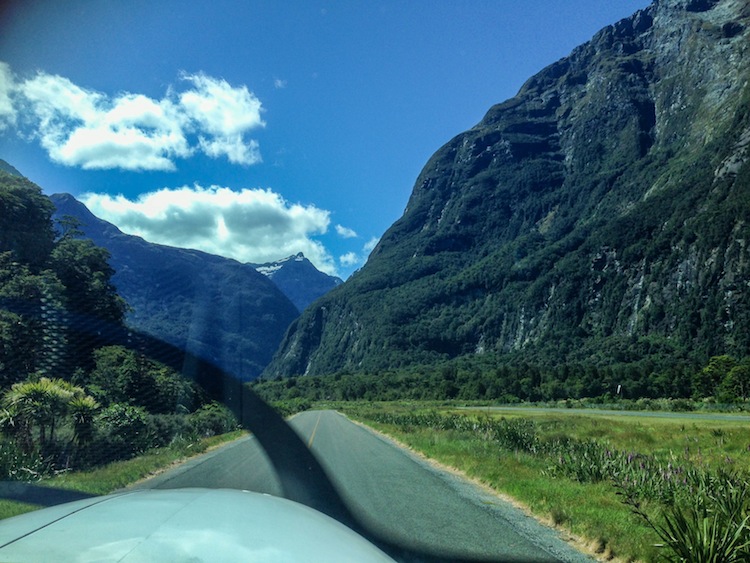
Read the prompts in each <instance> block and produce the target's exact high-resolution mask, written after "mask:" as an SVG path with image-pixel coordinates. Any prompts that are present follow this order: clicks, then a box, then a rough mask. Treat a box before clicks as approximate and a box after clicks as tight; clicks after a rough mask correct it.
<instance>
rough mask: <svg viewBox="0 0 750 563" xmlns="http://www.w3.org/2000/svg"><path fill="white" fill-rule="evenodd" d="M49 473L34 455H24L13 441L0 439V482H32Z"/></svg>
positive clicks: (38, 457)
mask: <svg viewBox="0 0 750 563" xmlns="http://www.w3.org/2000/svg"><path fill="white" fill-rule="evenodd" d="M48 471H49V467H48V466H47V465H46V464H45V463H44V460H42V458H41V457H40V456H39V455H38V454H36V453H25V452H24V451H23V450H22V449H21V448H20V447H19V446H18V444H17V443H16V442H15V440H6V439H0V480H2V481H32V480H36V479H39V478H40V477H41V476H43V475H44V474H46V473H47V472H48Z"/></svg>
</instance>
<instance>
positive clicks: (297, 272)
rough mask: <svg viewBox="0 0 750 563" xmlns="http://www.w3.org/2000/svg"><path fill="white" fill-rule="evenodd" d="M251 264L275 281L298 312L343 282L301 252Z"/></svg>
mask: <svg viewBox="0 0 750 563" xmlns="http://www.w3.org/2000/svg"><path fill="white" fill-rule="evenodd" d="M252 266H253V268H255V269H256V270H257V271H259V272H260V273H261V274H263V275H264V276H267V277H268V279H270V280H271V281H272V282H273V283H275V284H276V286H277V287H278V288H279V289H280V290H281V291H282V292H283V293H284V295H286V296H287V297H288V298H289V299H291V301H292V303H294V305H295V306H296V307H297V309H299V310H300V312H301V311H304V310H305V309H306V308H307V306H308V305H310V303H312V302H313V301H315V300H316V299H317V298H318V297H322V296H323V295H325V294H326V293H328V292H329V291H331V290H332V289H333V288H334V287H336V286H338V285H341V284H342V283H343V281H342V280H341V278H338V277H336V276H329V275H328V274H324V273H323V272H321V271H320V270H318V269H317V268H316V267H315V266H313V264H312V262H310V261H309V260H308V259H307V258H305V256H304V254H302V253H301V252H300V253H299V254H296V255H294V256H289V257H288V258H284V259H282V260H277V261H276V262H266V263H265V264H252Z"/></svg>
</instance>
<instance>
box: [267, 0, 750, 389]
mask: <svg viewBox="0 0 750 563" xmlns="http://www.w3.org/2000/svg"><path fill="white" fill-rule="evenodd" d="M749 67H750V3H748V2H747V1H745V0H657V1H656V2H654V4H652V5H651V6H650V7H649V8H647V9H645V10H642V11H639V12H638V13H636V14H634V15H633V16H632V17H630V18H627V19H624V20H622V21H620V22H618V23H616V24H614V25H612V26H609V27H607V28H605V29H603V30H602V31H600V32H599V33H598V34H597V35H596V36H594V38H593V39H592V40H591V41H590V42H588V43H586V44H585V45H582V46H580V47H578V48H577V49H575V50H574V51H573V52H572V53H571V55H570V56H569V57H567V58H565V59H562V60H560V61H558V62H557V63H555V64H552V65H550V66H549V67H547V68H546V69H544V70H542V71H541V72H540V73H539V74H537V75H536V76H534V77H532V78H531V79H530V80H529V81H528V82H527V83H526V84H525V85H524V86H523V87H522V88H521V90H520V92H519V93H518V94H517V95H516V97H514V98H512V99H510V100H508V101H506V102H504V103H501V104H498V105H496V106H494V107H493V108H491V109H490V110H489V112H488V113H487V115H486V116H485V118H484V119H483V120H482V121H481V122H480V123H479V124H478V125H477V126H476V127H474V128H472V129H471V130H469V131H466V132H465V133H462V134H461V135H458V136H457V137H455V138H454V139H452V140H451V141H450V142H448V143H447V144H446V145H445V146H443V147H442V148H441V149H440V150H438V152H437V153H435V155H434V156H433V157H432V158H431V159H430V160H429V162H428V163H427V164H426V166H425V167H424V169H423V171H422V173H421V174H420V176H419V177H418V179H417V181H416V184H415V187H414V190H413V193H412V196H411V198H410V200H409V203H408V206H407V209H406V211H405V212H404V215H403V217H402V218H401V219H399V220H398V221H397V222H396V223H395V224H394V225H393V226H392V227H391V228H390V229H389V230H388V232H387V233H386V234H385V235H384V236H383V237H382V239H381V242H380V244H379V245H378V247H377V248H376V249H375V251H374V252H373V253H372V255H371V257H370V260H369V261H368V263H367V265H366V266H365V267H364V268H363V269H362V270H360V271H359V272H358V273H357V274H355V275H354V276H353V277H352V278H351V279H350V280H349V281H347V282H346V283H345V284H344V285H343V286H342V287H340V288H339V289H337V291H335V292H333V293H332V294H330V295H329V296H326V297H324V298H323V299H322V300H321V301H319V302H318V303H317V304H316V306H314V307H312V308H310V309H308V310H307V311H306V313H305V314H304V315H302V317H301V318H300V319H298V320H297V321H296V322H295V323H294V324H293V325H292V327H291V329H290V331H289V332H288V334H287V336H286V338H285V341H284V343H283V344H282V347H281V349H280V350H279V351H278V352H277V355H276V357H275V360H274V361H273V362H272V364H271V365H270V366H269V368H268V369H267V372H266V373H267V374H268V375H271V376H278V375H290V374H301V373H312V374H315V373H324V372H331V371H337V370H375V369H382V368H386V367H395V366H399V365H404V364H410V363H411V364H413V363H423V362H430V361H434V360H439V359H444V358H450V357H455V356H459V355H464V354H477V353H496V354H512V353H518V352H522V353H523V354H524V355H525V356H529V357H532V358H535V359H537V360H539V361H544V362H548V363H555V362H557V363H559V362H563V361H585V362H595V363H612V362H627V361H631V360H633V359H634V358H635V357H636V356H638V357H642V356H643V355H648V354H661V355H670V354H672V355H676V356H690V357H695V358H696V359H701V358H703V357H705V356H706V355H708V354H714V353H719V352H730V353H734V354H738V355H745V354H748V353H750V331H748V330H747V329H748V327H750V288H748V281H747V280H748V279H750V255H749V254H748V241H750V222H749V220H750V169H749V167H748V165H747V162H748V160H750V86H749V85H748V79H750V69H749Z"/></svg>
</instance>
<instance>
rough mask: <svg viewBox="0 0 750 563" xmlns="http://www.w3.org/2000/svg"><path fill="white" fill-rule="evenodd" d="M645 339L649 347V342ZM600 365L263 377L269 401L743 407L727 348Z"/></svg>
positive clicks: (464, 365) (261, 388)
mask: <svg viewBox="0 0 750 563" xmlns="http://www.w3.org/2000/svg"><path fill="white" fill-rule="evenodd" d="M643 346H646V344H645V343H644V344H643ZM640 347H641V346H639V345H638V344H636V343H634V345H633V350H632V352H631V353H632V355H633V361H631V362H628V363H621V364H617V365H613V366H608V367H602V368H596V367H594V366H591V365H585V364H561V365H557V366H544V365H534V364H530V363H528V362H525V361H523V359H522V357H521V356H520V355H507V356H505V357H502V358H501V357H498V356H494V355H482V356H472V357H463V358H459V359H456V360H453V361H446V362H442V363H440V364H436V365H434V366H412V367H405V368H401V369H398V370H396V369H394V370H386V371H383V372H375V373H346V372H344V373H337V374H334V375H326V376H316V377H288V378H282V379H276V380H258V381H256V382H254V383H253V384H252V385H253V389H254V390H255V391H256V392H257V393H259V394H260V395H261V396H262V397H264V398H265V399H266V400H268V401H272V402H274V401H294V400H302V401H322V400H334V401H355V400H366V401H393V400H399V399H412V400H452V399H460V400H465V401H491V402H500V403H507V404H515V403H521V402H524V403H526V402H532V403H533V402H547V403H549V404H558V403H560V404H562V405H563V406H573V405H576V404H578V405H583V406H586V405H592V404H608V405H614V406H615V407H616V408H619V409H630V410H701V409H720V408H724V409H728V410H739V409H742V410H746V409H747V408H748V407H750V403H748V398H749V397H748V393H749V392H750V358H744V359H743V360H737V359H735V358H733V357H732V356H728V355H722V356H715V357H712V358H710V359H709V361H708V363H707V364H706V365H705V366H703V367H700V366H696V365H692V364H688V363H679V362H676V361H674V360H673V362H669V361H667V360H666V359H665V360H664V361H663V362H661V363H658V362H656V361H654V360H642V361H637V360H635V357H636V355H637V353H638V352H637V350H638V349H639V348H640Z"/></svg>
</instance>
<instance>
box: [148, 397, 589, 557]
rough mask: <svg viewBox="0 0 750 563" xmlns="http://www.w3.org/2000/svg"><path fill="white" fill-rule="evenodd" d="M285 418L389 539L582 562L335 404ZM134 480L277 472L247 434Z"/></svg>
mask: <svg viewBox="0 0 750 563" xmlns="http://www.w3.org/2000/svg"><path fill="white" fill-rule="evenodd" d="M291 424H292V426H293V428H294V429H295V431H296V432H297V434H298V435H299V436H300V438H302V439H303V440H304V442H305V443H306V444H307V445H308V447H309V448H310V449H311V450H312V451H313V453H314V454H315V456H316V457H317V458H318V459H319V460H320V462H321V464H322V465H323V468H324V469H325V470H326V472H327V474H328V475H329V476H330V478H331V480H332V481H333V483H334V485H335V487H336V488H337V489H338V490H339V492H340V494H341V496H342V497H343V498H344V500H345V502H346V503H347V504H348V506H349V508H350V510H351V511H352V512H353V513H354V514H355V516H356V517H357V518H358V519H359V521H360V522H362V523H363V524H364V526H365V527H366V528H367V529H369V530H370V531H372V532H374V533H375V534H376V535H377V536H379V537H381V538H384V539H385V540H387V541H389V542H391V543H393V544H396V545H400V546H403V547H407V548H409V549H411V550H413V551H417V552H420V553H425V554H429V555H435V556H440V557H443V558H446V559H448V560H452V559H456V560H473V561H513V560H516V561H570V562H583V561H591V559H589V558H588V557H586V556H584V555H582V554H581V553H579V552H577V551H575V550H574V549H572V548H571V547H570V546H569V545H568V544H566V543H565V542H564V541H562V540H561V539H559V537H558V536H557V534H556V533H555V532H554V531H553V530H551V529H549V528H546V527H544V526H541V525H540V524H538V523H537V522H536V521H535V520H533V519H532V518H530V517H528V516H526V515H525V514H523V513H522V512H521V511H519V510H517V509H515V508H513V507H512V506H510V505H509V504H507V503H505V502H503V501H502V500H500V499H498V498H497V497H495V496H494V495H491V494H489V493H488V492H486V491H484V490H482V489H481V488H479V487H477V486H475V485H473V484H471V483H469V482H467V481H465V480H463V479H460V478H459V477H456V476H455V475H453V474H451V473H448V472H445V471H442V470H439V469H437V468H435V467H433V466H432V465H430V464H429V463H427V462H425V461H423V460H421V459H419V458H417V457H416V456H414V455H412V454H411V453H409V452H407V451H405V450H403V449H402V448H399V447H397V446H395V445H394V444H393V443H392V442H391V441H389V440H387V439H386V438H383V437H381V436H379V435H377V434H376V433H374V432H372V431H370V430H369V429H367V428H364V427H362V426H360V425H357V424H354V423H352V422H351V421H350V420H349V419H347V418H346V417H344V416H343V415H341V414H339V413H336V412H333V411H310V412H305V413H301V414H299V415H297V416H295V417H294V418H293V419H292V421H291ZM139 486H140V487H149V488H178V487H210V488H216V487H222V488H236V489H247V490H253V491H258V492H265V493H270V494H274V495H281V486H280V484H279V481H278V479H277V478H276V476H275V475H274V472H273V469H272V467H271V465H270V463H269V462H268V460H267V458H266V456H265V454H264V453H263V451H262V449H261V448H260V447H259V446H258V444H257V441H256V440H255V439H254V438H253V437H247V438H243V439H241V440H239V441H237V442H234V443H232V444H230V445H229V446H227V447H225V448H221V449H219V450H216V451H214V452H211V453H209V454H207V455H204V456H201V457H199V458H197V459H194V460H191V461H190V462H188V463H186V464H184V465H183V466H180V467H178V468H176V469H175V470H172V471H170V472H168V473H164V474H162V475H159V476H158V477H155V478H154V479H151V480H149V481H147V482H144V483H141V484H140V485H139Z"/></svg>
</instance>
